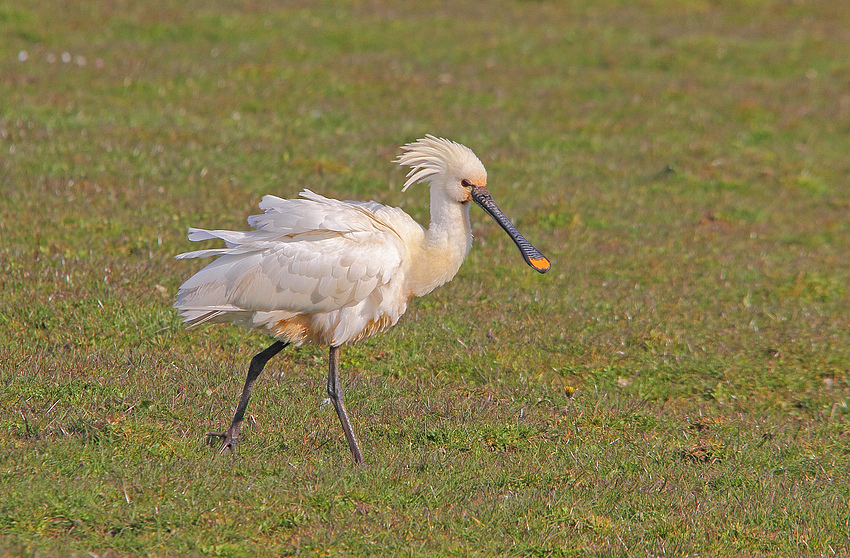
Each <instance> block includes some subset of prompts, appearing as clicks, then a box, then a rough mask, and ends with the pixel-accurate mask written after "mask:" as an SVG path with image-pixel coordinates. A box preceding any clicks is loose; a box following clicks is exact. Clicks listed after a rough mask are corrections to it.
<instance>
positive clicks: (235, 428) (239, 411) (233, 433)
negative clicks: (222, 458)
mask: <svg viewBox="0 0 850 558" xmlns="http://www.w3.org/2000/svg"><path fill="white" fill-rule="evenodd" d="M287 345H289V343H285V342H283V341H275V342H274V343H273V344H272V345H271V346H270V347H269V348H267V349H265V350H264V351H261V352H259V353H257V354H256V355H254V358H252V359H251V365H250V366H249V367H248V377H247V378H245V387H243V388H242V395H241V396H240V397H239V405H237V406H236V414H234V415H233V421H232V422H231V423H230V428H228V429H227V432H207V436H208V437H210V438H211V439H212V438H220V439H222V440H223V441H224V442H223V443H222V445H221V449H219V451H218V453H219V454H222V453H224V452H225V450H227V449H229V450H230V451H232V452H233V453H236V444H237V443H238V442H239V427H241V426H242V420H243V419H244V418H245V408H246V407H247V406H248V399H250V398H251V392H252V391H253V389H254V382H256V381H257V378H259V377H260V374H262V372H263V368H265V367H266V363H267V362H268V361H269V359H271V358H272V357H273V356H275V355H276V354H278V353H279V352H280V351H282V350H283V348H284V347H286V346H287Z"/></svg>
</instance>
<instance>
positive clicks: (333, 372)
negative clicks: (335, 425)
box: [328, 346, 363, 465]
mask: <svg viewBox="0 0 850 558" xmlns="http://www.w3.org/2000/svg"><path fill="white" fill-rule="evenodd" d="M328 396H330V398H331V403H333V404H334V409H336V414H337V416H338V417H339V422H341V423H342V429H343V430H344V431H345V438H346V440H348V447H349V448H350V449H351V456H352V457H354V462H355V463H357V464H358V465H360V464H361V463H363V454H362V453H360V446H358V445H357V438H356V437H355V436H354V430H352V429H351V421H350V420H348V411H346V410H345V403H344V402H343V392H342V385H340V383H339V347H334V346H331V350H330V353H329V354H328Z"/></svg>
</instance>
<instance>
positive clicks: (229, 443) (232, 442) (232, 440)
mask: <svg viewBox="0 0 850 558" xmlns="http://www.w3.org/2000/svg"><path fill="white" fill-rule="evenodd" d="M206 437H207V443H209V445H211V446H215V445H216V440H221V441H222V444H221V447H220V448H219V450H218V454H219V455H221V454H223V453H224V452H226V451H227V450H230V452H231V453H232V454H234V455H236V444H238V443H239V429H238V428H235V429H234V427H233V426H231V427H230V428H228V429H227V432H207V433H206Z"/></svg>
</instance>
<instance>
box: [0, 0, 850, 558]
mask: <svg viewBox="0 0 850 558" xmlns="http://www.w3.org/2000/svg"><path fill="white" fill-rule="evenodd" d="M60 4H61V6H56V5H52V4H49V3H38V2H24V3H21V2H9V1H6V0H0V47H2V48H0V153H1V154H2V155H0V289H2V291H0V292H2V293H3V304H2V305H0V381H2V389H0V445H2V447H3V451H2V452H0V492H2V494H3V498H2V499H0V555H8V556H17V555H29V556H36V555H37V556H66V555H73V556H88V555H89V553H91V554H94V555H98V556H125V555H127V556H142V555H151V556H169V555H200V556H207V555H210V556H257V555H276V556H280V555H303V556H315V555H329V556H330V555H334V556H335V555H341V554H346V555H371V554H378V555H387V556H399V555H401V556H468V555H479V556H495V555H511V556H529V557H536V556H541V557H542V556H631V555H634V556H645V555H646V556H648V555H662V554H666V555H673V556H679V555H692V556H695V555H699V556H801V555H812V556H831V555H841V554H845V553H847V552H850V542H848V541H850V506H848V502H850V465H849V464H850V427H848V420H850V410H848V398H850V323H848V322H850V318H848V313H847V309H848V308H850V292H848V284H850V224H848V223H850V220H848V211H850V182H848V177H849V176H850V158H848V155H847V154H848V153H850V95H848V91H850V58H848V57H847V53H848V52H850V36H848V33H847V29H846V22H847V21H848V20H850V6H848V5H847V4H846V3H842V2H828V1H816V2H806V3H789V2H778V1H777V2H773V1H767V2H725V1H720V2H701V1H688V2H665V1H658V0H646V1H642V2H617V1H614V0H604V1H601V2H600V1H594V2H573V1H570V2H555V1H551V2H550V1H542V2H536V1H535V2H532V1H519V0H516V1H499V2H495V3H494V2H490V3H482V4H476V3H456V2H455V3H449V2H446V3H436V2H424V3H416V4H415V5H413V4H411V3H393V2H377V3H368V4H361V3H333V2H326V3H303V4H300V5H297V4H294V3H293V4H289V3H284V4H279V3H272V2H264V1H259V2H245V3H240V4H237V5H234V4H233V3H225V2H203V3H201V2H198V3H190V5H188V6H187V5H186V3H185V2H184V3H176V2H159V3H130V4H126V5H125V4H117V5H116V4H114V3H109V2H100V1H98V0H93V1H91V2H81V3H60ZM66 60H67V61H66ZM426 133H433V134H437V135H442V136H446V137H449V138H451V139H455V140H457V141H460V142H463V143H465V144H467V145H468V146H470V147H471V148H472V149H473V150H475V151H476V152H477V153H478V155H479V156H480V157H481V158H482V160H483V161H484V163H485V165H486V166H487V168H488V170H489V173H490V180H489V182H490V189H491V191H492V192H493V194H494V196H495V198H496V199H497V201H498V202H499V204H500V206H501V207H502V208H503V209H504V210H505V211H506V213H507V214H508V215H509V216H510V217H511V218H512V219H513V220H514V222H515V223H516V224H517V227H518V228H519V229H520V230H521V231H522V232H523V233H524V234H525V235H526V236H527V237H528V238H529V239H530V240H532V242H534V244H535V245H537V246H538V247H539V248H540V249H541V250H542V251H543V252H544V253H545V254H546V255H547V256H549V257H550V258H551V260H552V262H553V269H552V271H551V272H550V273H549V274H547V275H545V276H540V275H538V274H536V273H534V272H533V271H532V270H530V269H528V268H527V267H526V266H525V265H524V264H523V263H522V260H521V258H520V257H519V255H518V254H517V253H516V249H515V247H514V246H513V245H512V243H511V242H510V240H509V239H508V238H507V237H506V236H505V235H504V234H503V233H502V231H501V230H500V229H499V228H498V227H497V226H496V225H495V224H494V223H492V222H490V221H489V220H488V219H487V218H486V216H484V214H483V213H482V212H477V211H476V210H473V228H474V232H475V237H476V243H475V246H474V248H473V250H472V253H471V254H470V256H469V258H468V261H467V263H466V264H465V265H464V267H463V268H462V269H461V272H460V274H459V275H458V277H457V278H456V279H455V280H454V281H453V282H452V283H450V284H448V285H447V286H445V287H443V288H441V289H439V290H437V291H436V292H434V293H432V294H431V295H429V296H428V297H426V298H423V299H419V300H417V301H415V302H414V303H413V304H412V307H411V308H410V310H409V311H408V314H407V315H406V316H405V317H404V318H403V320H402V322H401V323H400V324H399V325H398V326H397V327H396V328H394V329H393V330H392V331H391V332H389V333H388V334H386V335H384V336H382V337H379V338H375V339H371V340H369V341H366V342H364V343H362V344H360V345H357V346H355V347H350V348H345V349H344V350H343V352H342V375H343V378H344V384H345V386H346V390H347V391H346V398H347V401H348V407H349V410H350V411H351V413H352V415H353V420H354V423H355V429H356V431H357V432H358V435H359V436H360V438H361V445H362V447H363V450H364V452H365V454H366V458H367V461H368V463H367V465H366V466H365V467H362V468H357V467H354V466H353V465H352V464H351V459H350V455H349V453H348V449H347V447H346V443H345V440H344V438H343V437H342V433H341V429H340V428H339V425H338V422H337V419H336V417H335V416H334V413H333V411H332V410H331V407H330V406H327V405H323V403H322V401H323V399H324V375H325V367H326V360H325V358H326V356H325V350H324V349H322V348H303V349H299V350H288V351H286V352H284V353H282V354H281V355H280V356H278V357H277V358H276V359H275V360H273V361H271V363H270V364H269V366H268V368H267V373H266V374H265V375H264V376H263V379H262V381H261V382H260V383H259V384H258V387H257V390H256V392H255V395H254V397H253V399H252V401H251V405H250V406H249V408H248V414H249V417H248V421H247V423H246V426H245V428H244V429H243V434H244V440H243V443H242V444H241V446H240V452H239V454H238V455H237V456H236V457H235V458H234V459H231V458H230V457H228V456H223V457H217V456H216V455H215V450H214V449H213V448H211V447H208V446H206V445H205V444H204V440H203V433H204V432H206V431H208V430H214V429H221V428H222V427H224V426H226V424H227V423H228V421H229V420H230V416H231V414H232V412H233V407H234V405H235V400H236V396H237V394H238V391H239V389H240V388H241V385H242V381H243V378H244V374H245V370H246V367H247V364H248V361H249V360H250V357H251V356H252V355H253V354H254V353H256V352H257V351H259V350H261V349H262V348H264V347H265V346H266V345H267V344H268V343H269V340H268V339H264V338H262V337H260V336H258V335H256V334H250V333H247V332H245V331H242V330H239V329H236V328H232V327H224V326H217V327H211V328H204V329H199V330H193V331H190V332H186V331H184V330H183V329H182V327H181V325H180V323H179V321H178V319H177V318H176V316H175V315H174V313H173V310H172V309H171V304H172V301H173V297H174V293H175V292H176V290H177V287H178V286H179V284H180V283H181V282H182V281H183V280H184V279H185V278H187V277H188V276H189V275H190V274H191V273H192V272H193V271H194V270H196V269H198V266H199V265H200V262H193V261H188V262H187V261H176V260H174V259H173V256H174V255H175V254H177V253H180V252H183V251H186V250H188V249H190V246H189V243H188V241H187V240H186V239H185V232H186V228H187V227H189V226H207V227H214V228H242V227H244V226H245V225H244V223H245V218H246V216H248V215H250V214H252V213H254V212H255V211H256V205H257V203H258V201H259V199H260V197H261V196H262V195H263V194H265V193H274V194H277V195H280V196H284V197H291V196H294V195H296V193H297V192H298V190H300V189H301V188H303V187H307V188H311V189H314V190H316V191H318V192H320V193H323V194H326V195H329V196H334V197H340V198H345V199H375V200H377V201H380V202H383V203H388V204H392V205H399V206H402V207H404V208H405V210H406V211H408V212H409V213H411V214H412V215H413V216H414V217H416V218H417V219H419V220H420V221H426V220H427V217H428V204H427V201H426V200H427V193H426V192H425V191H424V190H423V189H422V188H421V187H419V188H412V189H411V190H409V191H408V192H407V193H405V194H402V193H401V192H400V186H401V184H402V183H403V176H404V173H403V172H402V171H401V170H399V169H397V168H395V166H394V165H392V164H391V162H390V161H391V159H392V158H393V157H394V156H395V155H396V154H397V146H398V145H401V144H402V143H404V142H407V141H411V140H413V139H416V138H418V137H421V136H423V135H424V134H426Z"/></svg>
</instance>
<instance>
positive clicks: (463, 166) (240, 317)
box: [174, 135, 549, 463]
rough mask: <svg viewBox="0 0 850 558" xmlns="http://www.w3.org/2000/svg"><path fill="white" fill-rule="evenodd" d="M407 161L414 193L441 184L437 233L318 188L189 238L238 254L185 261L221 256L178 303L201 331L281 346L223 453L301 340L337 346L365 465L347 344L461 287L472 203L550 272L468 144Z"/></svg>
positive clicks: (405, 157) (254, 363)
mask: <svg viewBox="0 0 850 558" xmlns="http://www.w3.org/2000/svg"><path fill="white" fill-rule="evenodd" d="M401 149H402V151H403V152H402V154H401V155H400V156H399V157H398V158H397V159H396V162H397V163H399V164H400V165H404V166H408V167H410V172H409V173H408V174H407V181H406V182H405V184H404V187H403V188H402V192H403V191H405V190H406V189H407V188H408V187H409V186H411V185H412V184H416V183H427V182H430V184H431V225H430V227H428V228H427V229H425V228H424V227H422V226H421V225H420V224H419V223H417V222H416V221H414V220H413V219H412V218H411V217H410V216H409V215H407V214H406V213H404V211H402V210H401V209H399V208H396V207H387V206H384V205H381V204H379V203H376V202H356V201H339V200H334V199H329V198H325V197H323V196H320V195H318V194H315V193H313V192H311V191H310V190H304V191H303V192H301V198H300V199H291V200H286V199H281V198H278V197H276V196H271V195H267V196H265V197H263V199H262V202H261V203H260V209H262V210H263V211H264V214H263V215H254V216H252V217H250V218H249V219H248V224H249V225H251V227H253V229H254V230H251V231H247V232H239V231H226V230H203V229H194V228H193V229H189V240H191V241H200V240H213V239H221V240H223V241H224V242H225V244H226V248H216V249H210V250H199V251H195V252H188V253H185V254H180V255H179V256H177V257H178V258H202V257H208V256H217V258H216V259H215V260H214V261H213V262H212V263H210V264H209V265H207V266H206V267H204V268H203V269H201V270H200V271H199V272H197V273H196V274H195V275H193V276H192V277H191V278H189V279H188V280H187V281H186V282H185V283H183V285H181V287H180V290H179V292H178V295H177V302H176V303H175V304H174V306H175V308H177V310H178V313H179V315H180V316H181V317H182V318H183V319H184V321H185V322H186V323H187V324H189V326H190V327H192V326H196V325H199V324H202V323H206V322H211V323H215V322H231V323H236V324H241V325H244V326H247V327H249V328H253V329H258V330H260V331H262V332H264V333H267V334H268V335H271V336H272V337H275V338H276V339H277V340H276V341H275V342H274V343H273V344H272V345H271V346H270V347H268V348H267V349H265V350H264V351H262V352H260V353H258V354H257V355H255V356H254V358H253V359H252V360H251V364H250V366H249V368H248V376H247V378H246V380H245V385H244V387H243V389H242V394H241V397H240V399H239V404H238V406H237V408H236V413H235V415H234V416H233V420H232V422H231V424H230V428H229V429H228V430H227V431H226V432H221V433H218V432H209V433H207V436H210V437H211V438H219V439H221V440H223V443H222V446H221V449H220V453H223V452H224V451H225V450H227V449H230V450H231V451H235V449H236V444H237V442H238V440H239V429H240V427H241V425H242V421H243V418H244V415H245V408H246V407H247V406H248V399H249V398H250V396H251V391H252V388H253V386H254V382H255V381H256V380H257V377H259V375H260V374H261V373H262V371H263V368H264V367H265V365H266V362H268V360H269V359H270V358H272V357H273V356H274V355H276V354H277V353H279V352H280V351H281V350H282V349H283V348H284V347H286V346H287V345H289V344H294V345H296V346H299V345H302V344H305V343H314V344H321V345H328V346H330V353H329V366H328V368H329V371H328V383H327V393H328V396H329V397H330V400H331V402H332V403H333V405H334V408H335V409H336V412H337V415H338V416H339V420H340V422H341V423H342V427H343V430H344V432H345V436H346V439H347V440H348V445H349V448H350V449H351V453H352V456H353V457H354V461H355V462H357V463H362V461H363V454H362V453H361V451H360V447H359V445H358V443H357V438H356V437H355V435H354V431H353V430H352V428H351V422H350V421H349V418H348V412H347V411H346V409H345V404H344V402H343V390H342V386H341V384H340V381H339V374H338V365H339V347H340V346H341V345H344V344H346V343H354V342H356V341H359V340H361V339H365V338H367V337H371V336H372V335H377V334H378V333H382V332H384V331H386V330H387V329H389V328H390V327H392V326H393V325H395V324H396V322H398V320H399V318H401V315H402V314H404V312H405V310H407V303H408V301H409V300H410V299H411V298H413V297H414V296H422V295H425V294H427V293H429V292H431V291H432V290H434V289H435V288H437V287H439V286H440V285H442V284H443V283H446V282H447V281H450V280H451V279H452V278H453V277H454V276H455V274H456V273H457V271H458V269H459V268H460V266H461V264H462V263H463V260H464V259H465V258H466V255H467V254H468V253H469V250H470V248H471V247H472V230H471V228H470V224H469V202H470V201H474V202H476V203H477V204H478V205H480V206H481V207H482V208H483V209H484V211H486V212H487V213H488V214H490V216H491V217H493V218H494V219H495V220H496V222H498V223H499V225H501V226H502V228H503V229H504V230H505V231H506V232H507V233H508V234H509V235H510V237H511V238H512V239H513V241H514V242H515V243H516V245H517V247H518V248H519V250H520V252H521V253H522V255H523V257H524V258H525V261H526V262H527V263H528V264H529V265H530V266H531V267H533V268H534V269H536V270H537V271H539V272H540V273H545V272H547V271H549V260H547V259H546V258H545V257H544V256H543V254H541V253H540V252H539V251H538V250H537V249H535V248H534V247H533V246H532V245H531V244H530V243H529V242H528V241H527V240H526V239H525V238H523V236H522V235H521V234H519V232H518V231H517V230H516V228H514V226H513V225H512V224H511V223H510V221H508V219H507V218H506V217H505V216H504V215H503V214H502V212H501V211H500V210H499V208H498V207H497V206H496V204H495V202H494V201H493V198H492V197H491V196H490V193H489V192H488V190H487V187H486V185H487V171H486V170H485V169H484V165H482V164H481V161H479V160H478V157H476V156H475V154H474V153H473V152H472V150H470V149H469V148H468V147H465V146H463V145H460V144H459V143H455V142H452V141H449V140H446V139H443V138H436V137H434V136H431V135H428V136H426V137H425V138H423V139H420V140H417V141H415V142H413V143H409V144H407V145H405V146H403V147H402V148H401Z"/></svg>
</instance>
